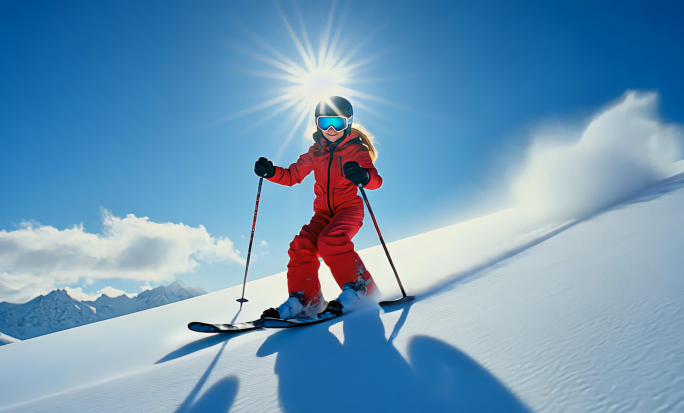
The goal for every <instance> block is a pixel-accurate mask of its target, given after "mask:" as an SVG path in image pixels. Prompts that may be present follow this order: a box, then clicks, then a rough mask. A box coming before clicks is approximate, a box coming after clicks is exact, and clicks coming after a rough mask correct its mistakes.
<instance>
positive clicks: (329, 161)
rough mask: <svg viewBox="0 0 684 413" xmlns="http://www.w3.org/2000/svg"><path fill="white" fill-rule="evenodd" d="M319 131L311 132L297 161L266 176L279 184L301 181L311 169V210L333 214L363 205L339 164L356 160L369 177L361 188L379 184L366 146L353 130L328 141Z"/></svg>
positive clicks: (372, 187) (291, 183)
mask: <svg viewBox="0 0 684 413" xmlns="http://www.w3.org/2000/svg"><path fill="white" fill-rule="evenodd" d="M321 135H322V134H320V133H315V134H314V140H315V141H316V142H315V143H314V144H313V145H311V148H309V151H308V152H307V153H305V154H303V155H301V156H300V157H299V159H298V160H297V162H295V163H293V164H292V165H290V166H289V167H288V168H282V167H280V166H276V167H275V168H276V172H275V175H273V177H271V178H266V179H268V180H269V181H271V182H275V183H277V184H280V185H286V186H292V185H294V184H298V183H300V182H302V180H304V178H305V177H306V176H307V175H309V174H310V173H311V171H313V172H314V177H315V178H316V183H315V185H314V193H315V194H316V199H315V200H314V205H313V208H314V211H316V212H321V213H324V214H326V215H328V216H333V215H334V214H335V212H337V211H338V210H339V209H340V208H346V207H350V206H360V207H361V208H363V201H362V200H361V198H360V197H359V196H358V195H357V187H356V185H354V184H352V183H351V182H350V181H349V180H348V179H347V178H345V177H344V172H343V170H342V165H344V164H345V163H346V162H349V161H356V162H358V163H359V165H360V166H361V167H362V168H364V169H365V170H366V171H368V175H369V177H370V180H369V181H368V183H367V184H366V185H365V188H367V189H378V188H380V186H381V185H382V178H381V177H380V175H378V171H377V169H375V166H373V161H372V160H371V157H370V153H369V152H368V148H366V146H365V145H363V144H362V143H361V138H360V137H359V135H358V133H357V132H356V131H354V130H352V132H351V133H350V134H348V135H347V136H346V137H345V138H343V139H342V140H340V141H337V142H330V141H329V140H327V139H326V138H325V137H324V136H321Z"/></svg>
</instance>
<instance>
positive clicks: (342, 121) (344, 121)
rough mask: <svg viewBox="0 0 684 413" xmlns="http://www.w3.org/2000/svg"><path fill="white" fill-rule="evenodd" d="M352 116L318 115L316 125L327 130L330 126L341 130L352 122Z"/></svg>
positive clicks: (338, 130)
mask: <svg viewBox="0 0 684 413" xmlns="http://www.w3.org/2000/svg"><path fill="white" fill-rule="evenodd" d="M352 118H353V116H350V117H348V118H347V117H344V116H319V117H317V118H316V126H318V127H319V128H320V129H321V130H328V129H329V128H330V127H331V126H332V127H333V129H335V130H336V131H337V132H342V131H343V130H345V129H347V126H349V125H350V124H351V123H352Z"/></svg>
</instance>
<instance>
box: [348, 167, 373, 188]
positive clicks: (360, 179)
mask: <svg viewBox="0 0 684 413" xmlns="http://www.w3.org/2000/svg"><path fill="white" fill-rule="evenodd" d="M343 169H344V177H345V178H347V179H349V180H350V181H351V183H353V184H354V185H357V186H358V185H359V184H361V185H363V186H366V184H367V183H368V181H370V174H369V173H368V171H367V170H365V169H363V168H362V167H361V165H359V163H358V162H356V161H349V162H346V163H345V164H344V167H343Z"/></svg>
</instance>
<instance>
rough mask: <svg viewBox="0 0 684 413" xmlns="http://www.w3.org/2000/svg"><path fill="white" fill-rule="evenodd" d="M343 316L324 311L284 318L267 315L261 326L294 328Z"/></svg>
mask: <svg viewBox="0 0 684 413" xmlns="http://www.w3.org/2000/svg"><path fill="white" fill-rule="evenodd" d="M337 317H341V316H336V315H333V314H332V313H328V312H325V311H324V312H322V313H318V314H315V315H312V316H308V317H301V318H290V319H287V320H283V319H280V318H270V317H266V318H264V319H263V320H262V321H261V327H264V328H292V327H304V326H310V325H312V324H318V323H322V322H324V321H328V320H332V319H333V318H337Z"/></svg>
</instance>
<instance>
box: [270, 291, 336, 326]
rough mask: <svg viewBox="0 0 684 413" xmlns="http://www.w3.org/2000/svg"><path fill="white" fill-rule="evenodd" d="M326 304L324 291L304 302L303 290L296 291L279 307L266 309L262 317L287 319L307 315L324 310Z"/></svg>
mask: <svg viewBox="0 0 684 413" xmlns="http://www.w3.org/2000/svg"><path fill="white" fill-rule="evenodd" d="M326 304H327V303H326V301H325V300H324V299H323V293H322V292H320V291H319V292H318V294H317V295H316V296H315V297H314V298H313V299H311V300H310V301H309V302H308V303H305V302H304V292H303V291H295V292H293V293H291V294H290V297H289V298H288V299H287V301H285V302H284V303H283V304H281V305H280V306H279V307H278V308H269V309H268V310H266V311H264V312H263V314H261V318H262V319H263V318H266V317H269V318H279V319H282V320H287V319H290V318H299V317H307V316H310V315H313V314H318V313H320V312H321V311H323V308H325V306H326Z"/></svg>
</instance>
